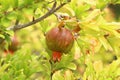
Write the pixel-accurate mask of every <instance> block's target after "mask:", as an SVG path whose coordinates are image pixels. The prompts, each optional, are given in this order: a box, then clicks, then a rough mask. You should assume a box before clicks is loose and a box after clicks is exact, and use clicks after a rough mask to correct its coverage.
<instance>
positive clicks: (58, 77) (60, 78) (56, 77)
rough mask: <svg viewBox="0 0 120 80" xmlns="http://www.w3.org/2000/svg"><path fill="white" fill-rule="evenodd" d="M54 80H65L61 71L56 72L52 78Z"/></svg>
mask: <svg viewBox="0 0 120 80" xmlns="http://www.w3.org/2000/svg"><path fill="white" fill-rule="evenodd" d="M52 80H65V79H64V77H63V75H62V74H61V72H60V71H56V72H55V73H54V74H53V76H52Z"/></svg>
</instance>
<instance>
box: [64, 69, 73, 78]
mask: <svg viewBox="0 0 120 80" xmlns="http://www.w3.org/2000/svg"><path fill="white" fill-rule="evenodd" d="M65 80H74V77H73V73H72V71H70V70H67V71H65Z"/></svg>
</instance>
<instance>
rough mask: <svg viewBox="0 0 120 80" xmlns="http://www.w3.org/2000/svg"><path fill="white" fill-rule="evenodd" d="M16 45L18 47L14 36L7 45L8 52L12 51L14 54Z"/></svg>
mask: <svg viewBox="0 0 120 80" xmlns="http://www.w3.org/2000/svg"><path fill="white" fill-rule="evenodd" d="M18 45H19V42H18V39H17V37H16V36H14V37H13V38H12V39H11V44H10V45H9V48H8V49H9V50H10V51H13V52H15V51H16V50H17V49H18Z"/></svg>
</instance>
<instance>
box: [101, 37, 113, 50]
mask: <svg viewBox="0 0 120 80" xmlns="http://www.w3.org/2000/svg"><path fill="white" fill-rule="evenodd" d="M99 40H100V42H101V44H102V45H103V46H104V48H105V49H106V50H107V51H113V48H112V47H111V45H110V43H109V42H108V41H107V39H105V38H104V37H103V36H100V37H99Z"/></svg>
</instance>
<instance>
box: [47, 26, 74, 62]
mask: <svg viewBox="0 0 120 80" xmlns="http://www.w3.org/2000/svg"><path fill="white" fill-rule="evenodd" d="M73 43H74V36H73V34H72V32H71V31H70V30H69V29H67V28H64V27H54V28H52V29H51V30H50V31H48V32H47V33H46V44H47V47H48V48H49V49H50V50H51V51H53V54H52V58H53V60H54V61H55V60H58V61H59V59H60V58H61V55H62V53H67V52H68V51H70V50H71V48H72V46H73Z"/></svg>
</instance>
